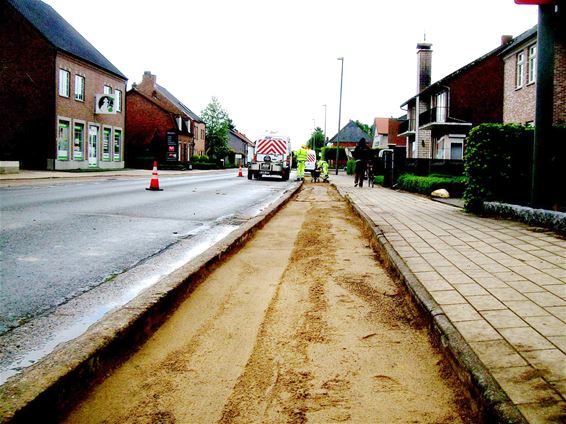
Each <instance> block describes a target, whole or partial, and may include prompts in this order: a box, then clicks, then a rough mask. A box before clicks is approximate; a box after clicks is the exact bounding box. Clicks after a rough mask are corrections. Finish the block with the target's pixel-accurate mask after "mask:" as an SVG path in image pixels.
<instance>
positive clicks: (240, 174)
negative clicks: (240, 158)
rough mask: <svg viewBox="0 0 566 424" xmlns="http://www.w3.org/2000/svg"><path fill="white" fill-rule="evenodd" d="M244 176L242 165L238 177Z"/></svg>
mask: <svg viewBox="0 0 566 424" xmlns="http://www.w3.org/2000/svg"><path fill="white" fill-rule="evenodd" d="M243 176H244V174H242V165H240V168H239V169H238V177H243Z"/></svg>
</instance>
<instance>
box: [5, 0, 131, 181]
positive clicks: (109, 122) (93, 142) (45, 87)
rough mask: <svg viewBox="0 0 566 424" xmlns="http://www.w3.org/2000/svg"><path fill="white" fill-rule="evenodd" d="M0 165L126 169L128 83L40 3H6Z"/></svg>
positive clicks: (9, 0) (7, 0) (32, 0)
mask: <svg viewBox="0 0 566 424" xmlns="http://www.w3.org/2000/svg"><path fill="white" fill-rule="evenodd" d="M0 46H1V47H0V63H1V64H2V68H3V69H2V70H1V71H0V105H1V106H0V107H1V111H0V115H1V116H2V119H0V133H1V134H2V137H1V139H0V152H1V153H0V161H9V162H11V163H19V165H20V166H21V167H22V168H27V169H53V170H65V169H81V168H89V167H90V168H105V169H108V168H123V167H124V127H125V125H124V123H125V121H124V115H125V113H124V101H123V94H124V93H125V91H126V81H127V78H126V77H125V76H124V75H123V74H122V73H121V72H120V71H119V70H118V69H117V68H116V67H115V66H114V65H113V64H112V63H110V62H109V61H108V59H106V58H105V57H104V56H103V55H102V54H101V53H100V52H99V51H98V50H96V48H95V47H94V46H93V45H92V44H90V43H89V42H88V41H87V40H86V39H85V38H84V37H83V36H82V35H81V34H79V33H78V32H77V31H76V30H75V29H74V28H73V27H72V26H71V25H70V24H69V23H68V22H67V21H65V19H63V17H61V15H59V14H58V13H57V12H56V11H55V10H53V9H52V8H51V6H49V5H48V4H46V3H43V2H42V1H38V0H5V1H2V2H1V3H0Z"/></svg>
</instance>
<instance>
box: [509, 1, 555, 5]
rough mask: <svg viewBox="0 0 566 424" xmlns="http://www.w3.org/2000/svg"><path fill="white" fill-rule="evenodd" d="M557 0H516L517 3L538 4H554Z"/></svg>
mask: <svg viewBox="0 0 566 424" xmlns="http://www.w3.org/2000/svg"><path fill="white" fill-rule="evenodd" d="M554 2H555V0H515V3H516V4H538V5H539V6H543V5H545V4H554Z"/></svg>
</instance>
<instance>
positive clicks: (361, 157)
mask: <svg viewBox="0 0 566 424" xmlns="http://www.w3.org/2000/svg"><path fill="white" fill-rule="evenodd" d="M370 154H371V151H370V148H369V146H368V145H367V143H366V139H365V138H363V137H362V138H360V141H358V144H357V145H356V148H355V149H354V151H353V152H352V156H354V159H355V160H356V169H355V176H354V187H358V185H359V186H360V187H363V186H364V179H365V176H366V168H367V163H368V160H369V157H370Z"/></svg>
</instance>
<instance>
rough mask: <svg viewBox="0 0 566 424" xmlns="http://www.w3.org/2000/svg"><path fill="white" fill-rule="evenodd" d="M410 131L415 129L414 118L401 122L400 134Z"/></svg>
mask: <svg viewBox="0 0 566 424" xmlns="http://www.w3.org/2000/svg"><path fill="white" fill-rule="evenodd" d="M410 131H415V120H414V119H406V120H404V121H403V122H401V123H400V124H399V134H403V133H406V132H410Z"/></svg>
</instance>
